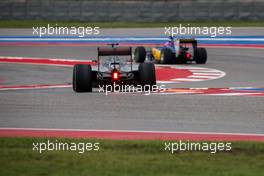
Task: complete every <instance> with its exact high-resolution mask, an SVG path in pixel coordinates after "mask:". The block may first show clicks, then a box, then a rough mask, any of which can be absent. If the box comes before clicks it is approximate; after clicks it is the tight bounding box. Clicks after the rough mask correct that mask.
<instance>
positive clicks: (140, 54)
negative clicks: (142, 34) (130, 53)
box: [134, 46, 146, 63]
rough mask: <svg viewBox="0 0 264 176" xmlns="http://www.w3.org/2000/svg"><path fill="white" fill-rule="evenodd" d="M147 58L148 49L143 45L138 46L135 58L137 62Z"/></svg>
mask: <svg viewBox="0 0 264 176" xmlns="http://www.w3.org/2000/svg"><path fill="white" fill-rule="evenodd" d="M145 59H146V49H145V48H144V47H142V46H140V47H137V48H136V49H135V51H134V60H135V61H136V62H137V63H143V62H144V61H145Z"/></svg>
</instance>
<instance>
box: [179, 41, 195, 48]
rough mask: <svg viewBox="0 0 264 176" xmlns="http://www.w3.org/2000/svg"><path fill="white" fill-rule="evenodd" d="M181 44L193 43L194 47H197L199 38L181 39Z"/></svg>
mask: <svg viewBox="0 0 264 176" xmlns="http://www.w3.org/2000/svg"><path fill="white" fill-rule="evenodd" d="M179 40H180V44H192V46H193V48H194V49H196V48H197V40H195V39H179Z"/></svg>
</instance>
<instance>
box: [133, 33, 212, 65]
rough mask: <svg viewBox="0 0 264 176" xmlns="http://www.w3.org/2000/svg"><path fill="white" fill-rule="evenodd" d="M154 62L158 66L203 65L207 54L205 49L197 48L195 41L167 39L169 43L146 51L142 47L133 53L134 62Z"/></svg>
mask: <svg viewBox="0 0 264 176" xmlns="http://www.w3.org/2000/svg"><path fill="white" fill-rule="evenodd" d="M146 58H147V59H149V60H153V61H156V62H157V63H160V64H186V63H192V62H195V63H196V64H205V63H206V61H207V52H206V49H205V48H198V47H197V40H195V39H176V38H173V37H169V41H167V42H165V43H164V44H163V45H162V46H159V47H155V48H151V49H150V50H149V51H146V49H145V48H144V47H142V46H141V47H137V48H136V49H135V51H134V60H135V61H136V62H139V63H141V62H144V61H145V59H146Z"/></svg>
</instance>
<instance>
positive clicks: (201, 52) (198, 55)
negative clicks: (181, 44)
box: [195, 48, 207, 64]
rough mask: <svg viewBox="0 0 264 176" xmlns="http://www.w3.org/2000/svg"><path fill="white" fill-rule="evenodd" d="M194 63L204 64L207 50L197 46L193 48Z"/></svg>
mask: <svg viewBox="0 0 264 176" xmlns="http://www.w3.org/2000/svg"><path fill="white" fill-rule="evenodd" d="M195 61H196V64H205V63H206V61H207V52H206V49H205V48H197V49H196V50H195Z"/></svg>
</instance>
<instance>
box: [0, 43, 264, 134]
mask: <svg viewBox="0 0 264 176" xmlns="http://www.w3.org/2000/svg"><path fill="white" fill-rule="evenodd" d="M207 50H208V55H209V62H208V64H206V65H204V66H203V67H206V68H214V69H218V70H222V71H224V72H225V73H226V76H225V77H223V78H220V79H215V80H210V81H201V82H189V83H180V84H169V85H168V87H175V88H191V87H195V88H197V87H213V88H219V87H220V88H222V87H241V86H243V87H245V86H246V87H247V86H250V87H263V85H264V79H263V75H264V69H263V66H264V58H263V52H264V50H263V49H244V48H243V49H241V48H236V49H231V48H230V49H227V48H208V49H207ZM0 55H1V56H16V57H22V56H24V57H45V58H65V59H81V60H83V59H91V58H92V57H95V56H96V53H95V48H94V47H82V46H67V47H63V46H60V47H59V46H33V47H32V46H27V47H26V46H17V47H15V46H12V47H11V46H9V47H4V46H1V47H0ZM192 66H195V65H192ZM71 75H72V69H71V68H64V67H54V66H39V65H21V64H6V63H2V64H0V85H27V84H28V85H30V84H64V83H68V82H71ZM263 107H264V100H263V97H259V96H209V95H149V96H143V95H141V94H122V95H120V94H111V95H109V96H105V95H104V94H98V93H91V94H89V93H87V94H75V93H73V91H72V89H71V88H58V89H36V90H12V91H0V127H7V128H55V129H99V130H100V129H102V130H143V131H185V132H191V131H195V132H219V133H253V134H264V109H263Z"/></svg>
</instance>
